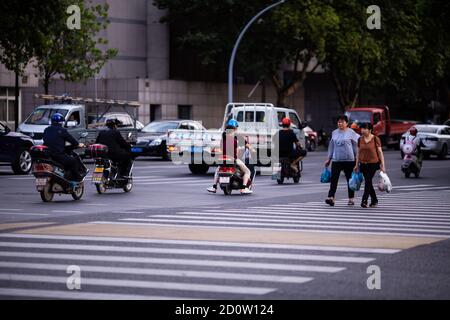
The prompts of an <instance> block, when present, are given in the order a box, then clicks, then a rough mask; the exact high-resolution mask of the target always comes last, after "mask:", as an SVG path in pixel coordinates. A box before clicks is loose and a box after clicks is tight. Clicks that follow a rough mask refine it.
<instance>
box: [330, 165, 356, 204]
mask: <svg viewBox="0 0 450 320" xmlns="http://www.w3.org/2000/svg"><path fill="white" fill-rule="evenodd" d="M354 167H355V161H333V162H332V164H331V183H330V191H329V192H328V197H329V198H334V195H335V194H336V189H337V185H338V181H339V176H340V175H341V171H342V170H344V173H345V178H346V179H347V189H348V197H349V198H353V197H354V196H355V191H353V190H352V189H350V188H349V186H348V181H349V180H350V178H351V177H352V172H353V168H354Z"/></svg>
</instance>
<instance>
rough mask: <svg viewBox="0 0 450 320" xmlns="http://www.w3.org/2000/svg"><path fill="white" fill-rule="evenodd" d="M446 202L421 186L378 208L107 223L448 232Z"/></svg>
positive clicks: (183, 215) (259, 209)
mask: <svg viewBox="0 0 450 320" xmlns="http://www.w3.org/2000/svg"><path fill="white" fill-rule="evenodd" d="M449 205H450V191H448V190H441V192H439V193H438V194H437V193H435V192H433V191H421V192H407V193H393V194H385V195H380V197H379V206H378V207H377V208H367V209H363V208H361V207H359V205H358V204H356V205H355V206H354V207H349V206H348V205H347V203H346V200H344V199H342V200H338V201H337V202H336V205H335V206H334V207H329V206H327V205H326V204H325V203H324V202H323V201H312V202H299V203H288V204H273V205H267V206H251V207H248V208H243V209H242V208H218V209H214V208H212V209H200V210H181V211H177V212H175V213H157V214H151V215H147V216H144V217H133V218H122V219H118V220H117V221H112V222H111V221H108V222H107V223H115V224H123V225H161V226H186V227H189V226H191V227H215V228H240V229H264V230H266V229H270V230H288V231H308V232H333V233H353V234H388V235H408V236H423V237H450V210H449V209H448V208H449ZM93 223H98V224H101V223H104V221H94V222H93Z"/></svg>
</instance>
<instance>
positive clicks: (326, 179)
mask: <svg viewBox="0 0 450 320" xmlns="http://www.w3.org/2000/svg"><path fill="white" fill-rule="evenodd" d="M330 181H331V171H330V169H328V168H327V167H325V168H324V169H323V171H322V174H321V175H320V182H322V183H330Z"/></svg>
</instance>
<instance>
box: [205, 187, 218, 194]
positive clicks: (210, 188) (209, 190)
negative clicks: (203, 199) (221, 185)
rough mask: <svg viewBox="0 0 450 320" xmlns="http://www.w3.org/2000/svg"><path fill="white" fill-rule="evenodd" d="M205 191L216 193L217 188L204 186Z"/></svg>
mask: <svg viewBox="0 0 450 320" xmlns="http://www.w3.org/2000/svg"><path fill="white" fill-rule="evenodd" d="M206 191H208V192H211V193H216V192H217V188H214V187H209V188H206Z"/></svg>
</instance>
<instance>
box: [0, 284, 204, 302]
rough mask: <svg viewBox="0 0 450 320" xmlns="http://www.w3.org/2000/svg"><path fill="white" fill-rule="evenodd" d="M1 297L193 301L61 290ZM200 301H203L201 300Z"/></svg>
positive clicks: (0, 291)
mask: <svg viewBox="0 0 450 320" xmlns="http://www.w3.org/2000/svg"><path fill="white" fill-rule="evenodd" d="M0 296H6V297H8V298H10V297H31V298H41V299H42V298H47V299H82V300H191V299H192V298H185V297H171V296H151V295H131V294H118V293H117V294H116V293H93V292H86V291H83V292H79V291H68V290H67V291H59V290H36V289H12V288H1V287H0ZM200 300H203V298H201V299H200Z"/></svg>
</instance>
